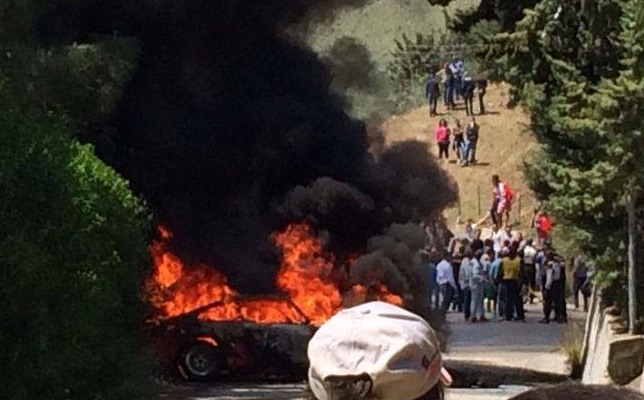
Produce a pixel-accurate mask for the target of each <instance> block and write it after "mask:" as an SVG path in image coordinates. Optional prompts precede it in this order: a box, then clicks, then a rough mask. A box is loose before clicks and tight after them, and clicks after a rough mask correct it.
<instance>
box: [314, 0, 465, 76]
mask: <svg viewBox="0 0 644 400" xmlns="http://www.w3.org/2000/svg"><path fill="white" fill-rule="evenodd" d="M476 4H478V0H456V1H455V2H453V3H452V4H451V5H450V7H449V8H448V9H447V11H448V12H450V11H452V10H456V9H460V8H469V7H472V6H474V5H476ZM442 29H445V18H444V15H443V7H436V6H430V5H429V3H428V2H427V1H426V0H373V1H372V2H370V3H369V4H368V5H367V6H366V7H363V8H361V9H351V10H346V11H343V12H341V13H340V14H339V15H338V17H337V18H336V19H335V21H333V22H331V23H328V24H323V25H319V26H317V27H316V28H315V29H313V31H312V34H311V36H310V38H309V43H310V45H311V46H312V47H313V48H314V49H315V50H317V51H320V52H323V51H325V50H326V49H328V48H329V47H330V46H331V45H332V44H333V42H335V40H336V39H338V38H340V37H342V36H351V37H354V38H356V39H358V40H359V41H360V42H362V43H364V44H365V45H366V46H367V48H368V49H369V50H370V51H371V54H372V58H373V60H374V61H375V62H376V64H377V66H378V68H380V69H383V68H384V66H386V63H387V62H388V61H389V58H390V54H389V53H390V51H391V50H392V49H393V48H394V46H395V44H394V41H395V40H396V39H398V38H400V37H401V36H402V34H403V33H406V34H408V35H411V36H413V35H415V34H416V33H429V32H431V31H432V30H442Z"/></svg>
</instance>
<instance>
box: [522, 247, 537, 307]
mask: <svg viewBox="0 0 644 400" xmlns="http://www.w3.org/2000/svg"><path fill="white" fill-rule="evenodd" d="M532 243H533V242H532V239H528V240H526V245H525V246H524V247H523V249H522V250H521V252H520V255H521V272H522V276H523V278H524V279H523V282H522V283H523V284H524V285H526V286H527V287H528V288H530V294H529V299H530V303H532V302H533V300H534V294H533V293H534V292H535V291H536V290H537V268H536V267H535V258H536V256H537V249H535V248H534V246H533V245H532Z"/></svg>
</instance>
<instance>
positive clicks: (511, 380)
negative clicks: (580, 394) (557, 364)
mask: <svg viewBox="0 0 644 400" xmlns="http://www.w3.org/2000/svg"><path fill="white" fill-rule="evenodd" d="M445 367H446V368H447V369H448V370H449V372H450V374H451V375H452V378H453V380H454V383H453V385H452V387H454V388H474V387H478V388H497V387H499V386H500V385H536V384H539V383H550V384H551V383H558V382H563V381H565V380H567V379H568V375H562V374H555V373H548V372H541V371H534V370H530V369H525V368H516V367H508V366H499V365H493V364H487V363H481V362H473V361H461V360H450V361H447V362H446V365H445Z"/></svg>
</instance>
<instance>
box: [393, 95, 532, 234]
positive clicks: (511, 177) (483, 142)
mask: <svg viewBox="0 0 644 400" xmlns="http://www.w3.org/2000/svg"><path fill="white" fill-rule="evenodd" d="M507 100H508V87H507V85H493V86H491V87H490V88H489V91H488V94H487V96H486V102H485V103H486V109H487V111H488V113H487V114H485V115H482V116H478V115H477V116H476V119H477V122H478V124H479V125H480V127H481V128H480V142H479V146H478V147H479V148H478V150H477V159H478V160H479V164H478V165H474V166H468V167H461V166H459V165H458V164H457V163H456V161H455V157H456V155H455V154H453V152H452V150H451V148H450V160H449V162H447V163H444V164H443V167H444V168H445V169H446V170H447V171H448V172H449V173H450V175H452V177H453V178H454V179H455V180H456V182H457V183H458V186H459V193H460V199H461V200H460V217H461V220H463V221H465V220H466V219H467V218H472V219H474V220H478V219H479V218H480V217H482V216H483V215H484V214H485V212H486V211H487V209H488V208H489V206H490V200H491V192H492V187H491V186H492V185H491V182H490V181H491V176H492V175H493V174H498V175H499V176H500V177H501V179H502V180H505V181H506V182H508V183H509V184H510V186H512V188H513V189H514V191H515V193H516V195H517V199H516V201H515V203H514V206H513V212H512V214H511V220H512V222H513V223H518V226H519V227H521V228H526V227H528V226H529V224H530V221H531V218H532V210H533V207H534V205H535V199H534V195H533V193H532V192H531V191H530V189H529V188H528V187H527V185H526V184H525V182H524V181H523V179H522V176H523V175H522V172H521V170H520V165H521V162H522V160H523V159H524V158H525V156H526V155H527V154H528V153H529V152H530V151H531V150H532V149H534V148H535V147H536V146H537V143H536V141H535V140H534V138H532V137H531V136H530V135H529V134H528V133H527V132H526V124H527V123H528V122H529V118H528V116H527V115H526V114H525V113H524V112H523V111H522V110H521V109H519V108H516V109H507V108H505V106H504V105H505V104H506V102H507ZM477 110H478V105H475V107H474V111H475V112H477ZM439 114H440V115H438V116H436V117H431V118H430V117H429V116H428V112H427V108H426V107H425V106H423V107H419V108H416V109H413V110H411V111H409V112H406V113H404V114H401V115H395V116H392V117H390V118H389V119H388V120H387V121H385V122H384V123H383V124H382V126H381V128H382V130H383V131H384V132H385V137H386V140H387V142H389V143H391V142H394V141H400V140H405V139H416V140H421V141H426V142H427V143H428V146H429V148H430V151H431V152H432V153H433V154H438V149H437V146H436V144H435V143H434V140H433V132H434V128H435V126H436V125H437V124H438V120H439V119H440V118H446V119H447V121H448V122H449V123H450V125H451V124H453V123H454V119H455V118H459V119H460V120H461V122H462V123H467V122H468V121H469V117H467V116H466V115H465V111H464V110H462V109H457V110H455V111H451V112H447V111H445V109H444V107H442V105H439ZM479 196H480V197H479ZM479 198H480V202H479ZM479 207H480V208H479ZM519 208H520V209H519ZM519 211H520V213H521V214H520V215H519ZM458 216H459V208H458V207H454V208H452V209H450V210H447V212H446V217H447V218H448V221H449V223H450V225H454V224H455V221H456V220H457V217H458Z"/></svg>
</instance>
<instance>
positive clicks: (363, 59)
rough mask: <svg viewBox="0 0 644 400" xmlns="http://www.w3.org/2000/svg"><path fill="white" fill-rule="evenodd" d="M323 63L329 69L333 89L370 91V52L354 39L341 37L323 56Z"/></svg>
mask: <svg viewBox="0 0 644 400" xmlns="http://www.w3.org/2000/svg"><path fill="white" fill-rule="evenodd" d="M323 61H325V63H327V64H328V65H329V66H330V68H331V73H332V75H333V81H332V86H333V88H334V89H336V90H339V91H344V90H347V89H349V88H357V89H370V86H372V85H373V84H374V77H373V76H372V75H373V71H374V69H375V64H374V62H373V60H372V59H371V52H370V51H369V49H368V48H367V47H366V46H365V45H364V44H363V43H360V42H359V41H358V40H357V39H356V38H352V37H349V36H343V37H341V38H339V39H337V40H336V41H335V42H334V43H333V46H331V48H330V49H329V50H328V51H327V52H326V54H324V57H323Z"/></svg>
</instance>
